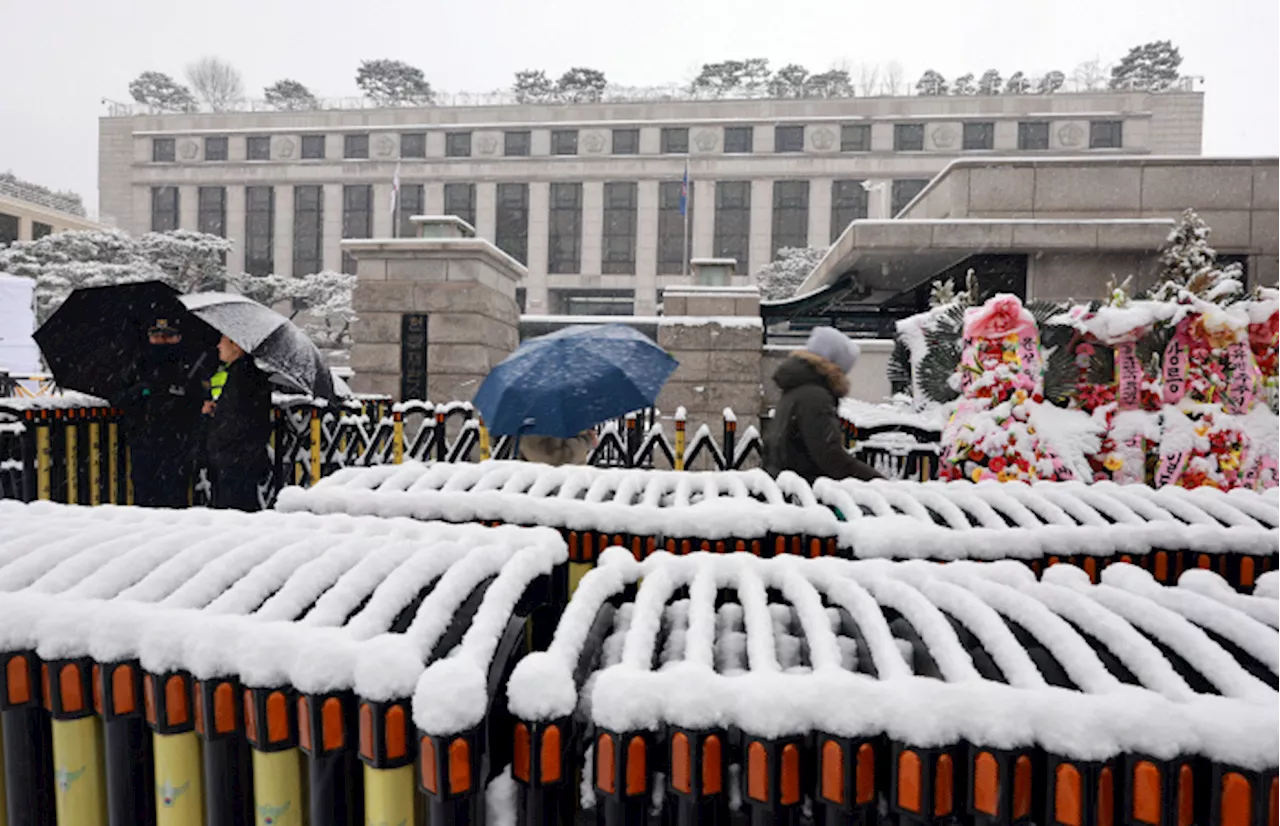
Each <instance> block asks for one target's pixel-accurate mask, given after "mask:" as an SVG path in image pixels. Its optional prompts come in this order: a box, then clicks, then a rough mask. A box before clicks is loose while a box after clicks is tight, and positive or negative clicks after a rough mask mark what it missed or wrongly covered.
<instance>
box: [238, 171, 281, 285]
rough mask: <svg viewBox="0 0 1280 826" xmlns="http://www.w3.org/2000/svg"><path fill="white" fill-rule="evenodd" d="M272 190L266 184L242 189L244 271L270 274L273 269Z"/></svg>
mask: <svg viewBox="0 0 1280 826" xmlns="http://www.w3.org/2000/svg"><path fill="white" fill-rule="evenodd" d="M275 228H276V191H275V189H273V188H272V187H269V186H247V187H245V189H244V229H245V242H244V271H245V272H247V273H249V275H271V274H272V273H273V272H275V269H276V247H275V245H276V229H275Z"/></svg>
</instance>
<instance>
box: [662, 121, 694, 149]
mask: <svg viewBox="0 0 1280 826" xmlns="http://www.w3.org/2000/svg"><path fill="white" fill-rule="evenodd" d="M688 152H689V130H688V129H686V128H684V127H670V128H667V129H663V130H662V153H663V154H664V155H684V154H687V153H688Z"/></svg>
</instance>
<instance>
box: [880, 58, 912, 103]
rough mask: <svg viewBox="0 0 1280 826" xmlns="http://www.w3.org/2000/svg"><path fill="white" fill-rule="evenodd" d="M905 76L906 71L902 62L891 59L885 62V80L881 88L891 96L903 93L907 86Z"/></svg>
mask: <svg viewBox="0 0 1280 826" xmlns="http://www.w3.org/2000/svg"><path fill="white" fill-rule="evenodd" d="M905 77H906V71H905V70H904V69H903V68H902V64H901V63H899V62H898V61H896V60H890V61H889V62H888V63H886V64H884V80H883V81H882V82H881V84H880V90H881V91H882V92H883V93H884V94H886V95H890V96H896V95H899V94H901V93H902V91H903V90H904V89H905V88H906V84H905V80H904V78H905Z"/></svg>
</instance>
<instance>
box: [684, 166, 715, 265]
mask: <svg viewBox="0 0 1280 826" xmlns="http://www.w3.org/2000/svg"><path fill="white" fill-rule="evenodd" d="M689 231H690V233H691V234H692V235H693V238H692V239H690V241H689V247H690V249H691V250H692V253H691V257H693V258H710V257H711V256H712V255H713V254H715V243H716V182H715V181H701V180H699V181H694V182H693V221H692V223H691V224H690V226H689Z"/></svg>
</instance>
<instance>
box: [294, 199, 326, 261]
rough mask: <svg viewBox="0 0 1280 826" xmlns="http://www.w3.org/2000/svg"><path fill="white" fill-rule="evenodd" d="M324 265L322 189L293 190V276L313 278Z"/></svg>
mask: <svg viewBox="0 0 1280 826" xmlns="http://www.w3.org/2000/svg"><path fill="white" fill-rule="evenodd" d="M323 266H324V187H322V186H295V187H294V188H293V274H294V275H295V276H302V275H312V274H314V273H318V272H320V270H321V268H322V267H323Z"/></svg>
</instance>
